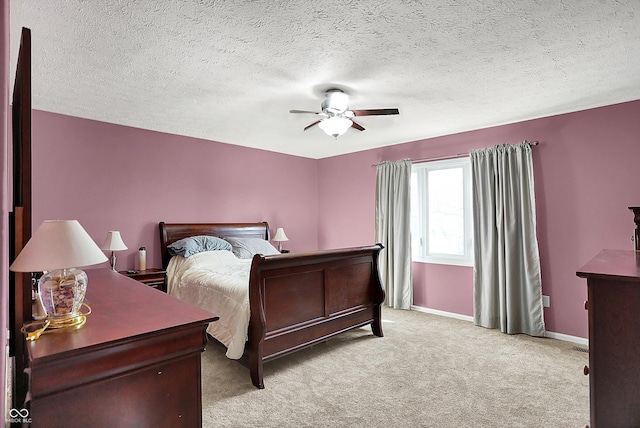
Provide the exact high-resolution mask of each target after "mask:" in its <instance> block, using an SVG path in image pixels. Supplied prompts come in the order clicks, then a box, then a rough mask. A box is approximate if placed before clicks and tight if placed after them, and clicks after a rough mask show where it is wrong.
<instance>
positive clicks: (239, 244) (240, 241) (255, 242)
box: [224, 238, 280, 259]
mask: <svg viewBox="0 0 640 428" xmlns="http://www.w3.org/2000/svg"><path fill="white" fill-rule="evenodd" d="M224 239H226V240H227V241H228V242H229V243H230V244H231V246H232V247H233V250H232V251H233V254H235V255H236V257H237V258H239V259H251V258H253V256H254V255H255V254H262V255H263V256H270V255H273V254H280V252H279V251H278V250H276V249H275V248H274V247H273V245H271V244H270V243H269V241H266V240H264V239H260V238H224Z"/></svg>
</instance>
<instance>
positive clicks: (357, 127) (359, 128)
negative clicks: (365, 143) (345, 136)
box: [351, 120, 364, 131]
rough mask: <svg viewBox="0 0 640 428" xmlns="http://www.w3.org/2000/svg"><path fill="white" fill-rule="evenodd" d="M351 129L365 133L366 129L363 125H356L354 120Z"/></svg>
mask: <svg viewBox="0 0 640 428" xmlns="http://www.w3.org/2000/svg"><path fill="white" fill-rule="evenodd" d="M351 127H352V128H356V129H357V130H358V131H364V128H363V127H362V125H360V124H358V123H355V122H354V121H353V120H352V121H351Z"/></svg>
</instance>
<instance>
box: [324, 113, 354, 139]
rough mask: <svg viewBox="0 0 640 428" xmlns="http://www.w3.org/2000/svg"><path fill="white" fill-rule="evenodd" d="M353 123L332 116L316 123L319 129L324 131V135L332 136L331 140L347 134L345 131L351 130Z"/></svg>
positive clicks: (343, 118)
mask: <svg viewBox="0 0 640 428" xmlns="http://www.w3.org/2000/svg"><path fill="white" fill-rule="evenodd" d="M351 125H353V122H352V121H351V120H350V119H347V118H346V117H340V116H333V117H330V118H328V119H323V120H321V121H320V123H318V126H319V127H320V129H322V130H323V131H324V133H325V134H327V135H330V136H332V137H333V138H336V139H337V138H338V137H339V136H340V135H342V134H344V133H345V132H347V129H349V128H351Z"/></svg>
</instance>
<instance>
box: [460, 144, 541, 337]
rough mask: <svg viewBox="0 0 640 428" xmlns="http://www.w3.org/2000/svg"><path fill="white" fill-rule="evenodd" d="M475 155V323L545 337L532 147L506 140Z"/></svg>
mask: <svg viewBox="0 0 640 428" xmlns="http://www.w3.org/2000/svg"><path fill="white" fill-rule="evenodd" d="M470 157H471V171H472V174H473V216H474V246H475V251H474V254H475V270H474V320H475V323H476V324H477V325H480V326H483V327H487V328H500V330H501V331H502V332H504V333H508V334H517V333H525V334H528V335H531V336H544V335H545V326H544V315H543V305H542V281H541V278H540V257H539V254H538V240H537V238H536V206H535V196H534V186H533V159H532V155H531V146H530V145H529V144H528V143H527V142H522V143H520V144H518V145H502V146H498V147H495V148H490V149H483V150H476V151H472V152H471V153H470Z"/></svg>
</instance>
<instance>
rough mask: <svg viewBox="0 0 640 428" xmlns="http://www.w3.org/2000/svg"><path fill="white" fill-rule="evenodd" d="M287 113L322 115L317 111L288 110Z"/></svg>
mask: <svg viewBox="0 0 640 428" xmlns="http://www.w3.org/2000/svg"><path fill="white" fill-rule="evenodd" d="M289 113H310V114H324V113H322V112H317V111H309V110H289Z"/></svg>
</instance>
